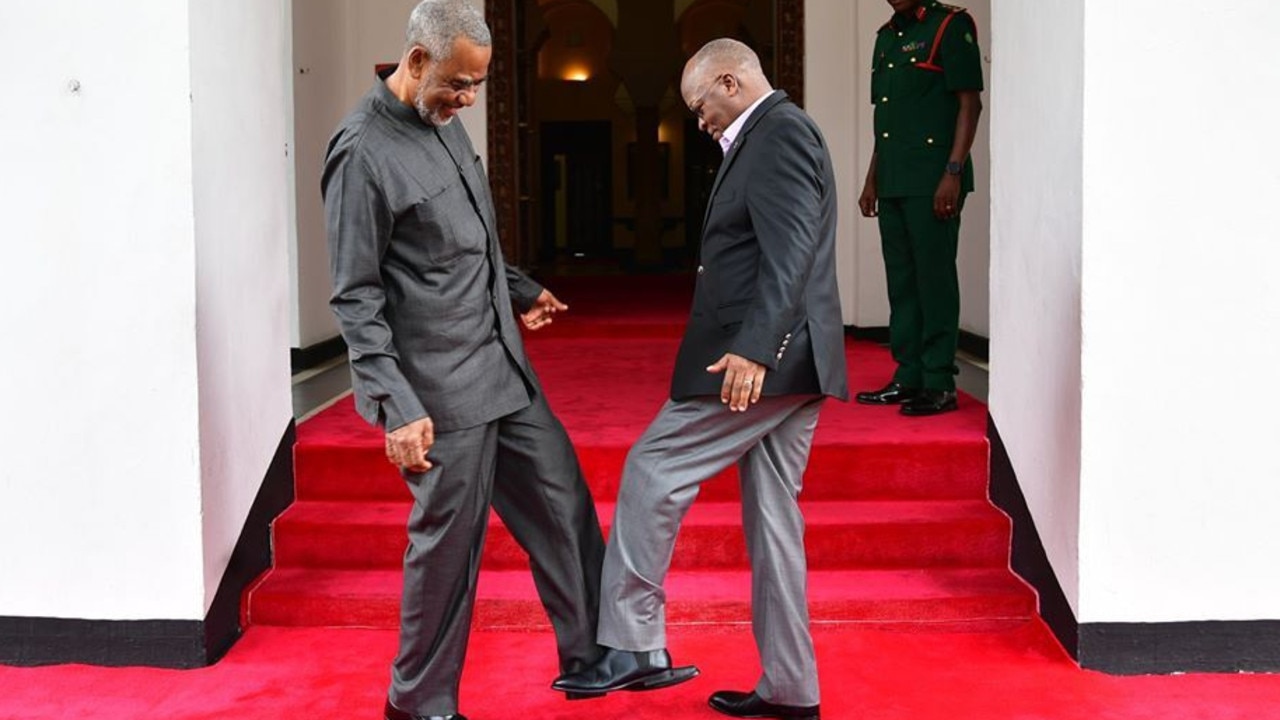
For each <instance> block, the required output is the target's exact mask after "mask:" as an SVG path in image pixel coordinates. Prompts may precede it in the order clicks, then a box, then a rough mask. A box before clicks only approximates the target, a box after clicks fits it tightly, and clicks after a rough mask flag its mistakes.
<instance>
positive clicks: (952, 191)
mask: <svg viewBox="0 0 1280 720" xmlns="http://www.w3.org/2000/svg"><path fill="white" fill-rule="evenodd" d="M959 214H960V176H959V175H943V176H942V181H941V182H939V183H938V191H937V192H935V193H934V194H933V215H934V217H936V218H938V219H939V220H950V219H951V218H953V217H956V216H957V215H959Z"/></svg>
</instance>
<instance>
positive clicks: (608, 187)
mask: <svg viewBox="0 0 1280 720" xmlns="http://www.w3.org/2000/svg"><path fill="white" fill-rule="evenodd" d="M486 16H487V18H488V20H489V24H490V26H491V28H492V31H493V41H494V54H493V61H492V66H491V71H490V77H491V78H492V80H491V84H490V87H489V89H488V93H489V94H488V106H487V112H488V164H489V177H490V183H491V185H492V188H493V195H494V205H495V210H496V212H497V215H498V225H499V230H500V235H501V237H502V241H503V249H504V252H505V253H506V255H507V259H508V261H509V262H512V263H513V264H517V265H520V266H523V267H526V268H531V269H535V270H537V271H538V272H539V273H541V274H551V275H554V274H573V273H594V272H603V273H616V272H636V271H639V272H655V271H679V270H681V269H683V268H685V267H687V266H688V264H689V263H690V262H691V261H692V259H693V258H694V257H695V256H696V251H697V250H696V248H697V237H698V232H699V231H700V228H699V227H698V225H699V223H700V220H701V216H702V210H703V209H704V207H705V198H706V191H707V190H708V189H709V186H710V182H711V180H712V179H713V178H714V175H715V170H716V168H717V167H718V164H719V152H718V149H717V148H715V146H714V144H712V143H711V141H710V140H709V139H708V138H706V137H705V136H704V135H701V134H700V133H698V132H697V128H696V125H694V124H693V123H692V122H690V120H691V118H690V117H689V115H688V111H687V110H686V109H685V107H684V103H683V102H682V101H681V99H680V96H679V78H680V70H681V68H682V67H683V63H684V60H685V58H687V57H688V56H689V55H690V54H692V53H693V52H694V51H696V50H697V48H698V47H700V46H701V45H702V44H703V43H705V42H706V41H707V40H710V39H712V38H715V37H724V36H729V37H736V38H739V39H741V40H743V41H745V42H747V43H748V44H750V45H752V47H754V48H755V49H756V51H757V52H758V53H759V54H760V56H761V61H762V63H763V64H764V66H765V69H766V73H767V74H768V75H769V76H770V78H771V80H772V81H773V84H774V85H775V86H776V87H779V88H781V89H784V90H786V91H787V93H788V94H789V95H790V96H791V98H792V99H794V100H795V101H797V102H799V103H803V88H804V77H803V58H804V48H803V35H804V33H803V22H804V2H803V0H664V1H660V2H645V3H625V4H624V3H618V2H616V0H517V1H516V2H507V1H505V0H486Z"/></svg>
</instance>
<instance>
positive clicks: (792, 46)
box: [774, 0, 805, 107]
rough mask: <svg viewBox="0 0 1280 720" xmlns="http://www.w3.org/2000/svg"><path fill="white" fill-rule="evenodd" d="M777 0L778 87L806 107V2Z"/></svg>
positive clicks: (800, 0) (793, 100)
mask: <svg viewBox="0 0 1280 720" xmlns="http://www.w3.org/2000/svg"><path fill="white" fill-rule="evenodd" d="M774 2H776V3H777V5H776V8H775V13H776V14H775V15H774V17H775V18H776V20H777V22H776V23H775V25H774V34H775V37H776V38H777V39H776V41H775V43H774V47H775V48H777V53H778V57H777V63H778V65H777V70H778V87H779V88H780V89H782V90H786V91H787V95H788V96H789V97H790V98H791V100H792V102H794V103H795V104H797V105H799V106H800V107H804V3H805V0H774Z"/></svg>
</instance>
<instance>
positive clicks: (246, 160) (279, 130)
mask: <svg viewBox="0 0 1280 720" xmlns="http://www.w3.org/2000/svg"><path fill="white" fill-rule="evenodd" d="M287 12H288V6H287V3H286V2H284V0H272V1H264V0H191V24H190V37H191V81H190V82H191V106H192V111H193V126H192V152H193V155H194V158H195V178H194V197H195V244H196V269H197V275H196V282H197V298H196V308H197V311H196V327H197V329H198V331H199V333H198V358H199V384H200V447H201V453H200V460H201V470H202V472H201V475H202V480H203V482H202V508H203V525H204V608H203V609H204V610H208V607H209V605H210V603H212V601H213V596H214V594H215V593H216V591H217V589H218V586H219V583H220V581H221V579H222V575H223V572H224V571H225V570H226V567H227V562H228V560H230V557H231V551H232V550H233V549H234V548H235V544H236V541H237V540H238V539H239V536H240V531H241V529H242V528H243V527H244V521H245V518H246V517H247V516H248V513H249V508H250V506H251V505H252V504H253V500H254V498H255V496H256V495H257V492H258V489H259V487H260V486H261V483H262V480H263V478H264V476H265V475H266V472H267V468H268V466H269V465H270V464H271V460H272V457H273V456H274V455H275V451H276V447H277V445H278V444H279V442H280V438H281V434H282V433H283V431H284V429H285V428H286V426H287V425H288V423H289V420H290V419H291V418H292V416H293V409H292V406H291V399H290V392H289V354H288V348H287V347H286V345H285V343H286V338H287V337H288V335H289V317H290V315H289V288H288V275H289V272H288V263H287V242H288V236H289V225H290V218H289V217H288V208H289V197H288V194H287V193H288V189H289V179H288V170H287V166H288V164H289V159H288V158H287V157H286V149H287V142H288V132H287V129H286V126H285V119H286V115H287V114H286V106H287V105H289V104H291V103H290V102H289V100H290V98H289V97H288V96H287V92H286V78H287V72H288V70H287V68H288V67H289V65H290V60H289V58H287V57H286V55H285V53H286V47H287V42H286V37H287V36H288V34H289V25H290V22H291V20H290V18H289V17H288V16H287Z"/></svg>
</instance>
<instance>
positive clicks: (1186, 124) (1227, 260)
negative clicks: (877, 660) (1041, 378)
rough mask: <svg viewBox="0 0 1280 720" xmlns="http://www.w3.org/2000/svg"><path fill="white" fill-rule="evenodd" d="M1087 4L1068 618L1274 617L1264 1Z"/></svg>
mask: <svg viewBox="0 0 1280 720" xmlns="http://www.w3.org/2000/svg"><path fill="white" fill-rule="evenodd" d="M1006 4H1012V3H1006ZM1039 5H1040V3H1037V11H1036V12H1037V18H1036V20H1035V22H1034V24H1035V25H1045V24H1048V23H1046V21H1045V18H1044V17H1043V16H1042V15H1039V13H1041V12H1042V11H1041V10H1040V9H1039ZM1086 7H1087V11H1086V13H1085V18H1086V22H1085V37H1086V44H1085V74H1086V78H1087V84H1086V93H1085V101H1084V107H1085V112H1084V137H1085V143H1084V173H1085V180H1086V182H1085V185H1084V208H1085V212H1084V269H1085V274H1084V278H1083V312H1084V361H1083V375H1084V409H1083V424H1084V436H1083V457H1082V462H1081V474H1082V479H1081V485H1082V488H1081V519H1082V523H1081V528H1080V567H1081V570H1080V574H1081V597H1082V599H1081V606H1080V612H1079V618H1080V620H1081V621H1084V622H1121V621H1175V620H1213V619H1216V620H1241V619H1277V618H1280V573H1277V572H1275V570H1274V568H1275V565H1276V558H1277V557H1280V534H1278V533H1277V532H1276V527H1277V525H1276V508H1278V507H1280V454H1277V452H1276V443H1277V439H1278V438H1280V421H1278V420H1277V419H1276V415H1275V413H1274V411H1273V410H1272V409H1271V408H1270V407H1269V404H1270V398H1271V396H1272V395H1273V394H1274V392H1273V390H1272V387H1273V385H1274V384H1275V383H1274V382H1273V378H1272V376H1271V374H1270V373H1271V372H1273V371H1274V369H1275V368H1277V367H1280V282H1277V281H1276V280H1275V276H1276V268H1278V267H1280V230H1277V225H1276V218H1275V201H1274V199H1275V198H1277V197H1280V169H1278V168H1280V135H1278V134H1277V132H1276V128H1277V127H1280V103H1278V102H1277V100H1276V90H1277V89H1278V88H1280V66H1277V65H1276V63H1274V62H1266V61H1260V62H1254V61H1252V60H1250V59H1249V57H1251V55H1250V52H1251V50H1252V49H1257V48H1268V47H1272V46H1273V45H1274V44H1275V43H1274V36H1275V28H1277V27H1280V6H1277V5H1276V4H1275V3H1274V2H1270V0H1241V1H1240V2H1235V3H1231V4H1180V5H1179V7H1178V11H1177V12H1171V13H1155V14H1152V13H1150V12H1147V11H1145V10H1144V9H1143V8H1141V7H1139V6H1136V5H1130V4H1126V3H1113V2H1104V1H1103V0H1091V1H1090V2H1089V3H1088V4H1087V6H1086ZM1029 26H1030V25H1029ZM1139 26H1141V27H1142V32H1140V33H1136V34H1135V33H1134V32H1133V28H1135V27H1139ZM1188 38H1193V39H1194V47H1195V51H1194V52H1188V51H1187V45H1186V44H1185V41H1186V39H1188ZM1242 51H1243V52H1244V55H1242V54H1241V53H1242ZM1206 58H1230V59H1231V60H1230V62H1229V64H1231V65H1233V66H1234V69H1232V70H1230V71H1226V72H1224V71H1223V69H1222V68H1221V67H1219V65H1220V64H1221V63H1216V62H1206ZM1147 59H1158V63H1157V66H1158V71H1157V72H1152V67H1153V65H1152V64H1151V63H1148V62H1145V60H1147ZM1135 60H1139V61H1137V62H1135ZM1024 65H1025V63H1024ZM1024 147H1025V146H1024ZM1043 165H1044V163H1042V166H1043ZM997 334H999V333H997ZM993 384H994V383H993ZM1226 388H1236V389H1237V390H1236V391H1234V392H1228V393H1224V389H1226Z"/></svg>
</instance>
